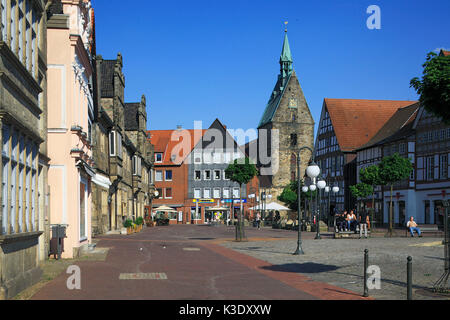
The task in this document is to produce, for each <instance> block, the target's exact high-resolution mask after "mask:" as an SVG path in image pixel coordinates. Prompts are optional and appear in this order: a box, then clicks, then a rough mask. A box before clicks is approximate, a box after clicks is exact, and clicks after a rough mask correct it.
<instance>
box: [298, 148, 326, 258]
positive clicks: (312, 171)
mask: <svg viewBox="0 0 450 320" xmlns="http://www.w3.org/2000/svg"><path fill="white" fill-rule="evenodd" d="M304 149H308V150H309V151H310V152H311V158H312V162H311V163H310V165H309V166H308V168H307V169H306V174H307V175H308V176H309V177H317V176H318V175H319V173H320V169H319V166H318V165H316V164H315V163H314V152H313V150H312V149H311V148H309V147H306V146H304V147H301V148H300V149H299V150H298V154H297V202H298V203H297V214H298V239H297V249H296V250H295V252H294V253H293V254H294V255H300V254H304V252H303V249H302V223H301V219H300V215H301V199H302V198H301V197H302V193H301V181H300V179H301V176H302V175H301V170H300V162H301V161H300V152H301V151H302V150H304Z"/></svg>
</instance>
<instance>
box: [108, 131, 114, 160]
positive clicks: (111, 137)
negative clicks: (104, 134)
mask: <svg viewBox="0 0 450 320" xmlns="http://www.w3.org/2000/svg"><path fill="white" fill-rule="evenodd" d="M109 155H110V156H115V155H116V132H115V131H111V132H110V133H109Z"/></svg>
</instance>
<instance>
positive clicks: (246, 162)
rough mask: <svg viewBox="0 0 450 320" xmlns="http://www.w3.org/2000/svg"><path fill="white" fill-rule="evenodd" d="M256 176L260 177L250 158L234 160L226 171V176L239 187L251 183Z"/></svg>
mask: <svg viewBox="0 0 450 320" xmlns="http://www.w3.org/2000/svg"><path fill="white" fill-rule="evenodd" d="M256 175H258V169H256V166H255V165H254V164H253V163H250V159H249V158H248V157H245V158H243V159H236V160H234V162H233V163H231V164H229V165H228V167H227V168H226V169H225V176H226V177H227V178H228V179H230V180H231V181H234V182H237V183H238V184H239V185H243V184H247V183H249V182H250V180H252V179H253V177H255V176H256Z"/></svg>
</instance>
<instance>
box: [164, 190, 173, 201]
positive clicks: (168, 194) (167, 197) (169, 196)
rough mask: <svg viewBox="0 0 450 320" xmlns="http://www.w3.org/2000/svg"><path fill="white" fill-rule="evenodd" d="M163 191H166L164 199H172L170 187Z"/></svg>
mask: <svg viewBox="0 0 450 320" xmlns="http://www.w3.org/2000/svg"><path fill="white" fill-rule="evenodd" d="M165 192H166V194H165V198H166V199H172V188H166V189H165Z"/></svg>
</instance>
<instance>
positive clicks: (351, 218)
mask: <svg viewBox="0 0 450 320" xmlns="http://www.w3.org/2000/svg"><path fill="white" fill-rule="evenodd" d="M347 228H348V231H352V229H354V230H355V229H356V216H355V214H354V213H353V210H352V211H350V213H349V214H348V215H347Z"/></svg>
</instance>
